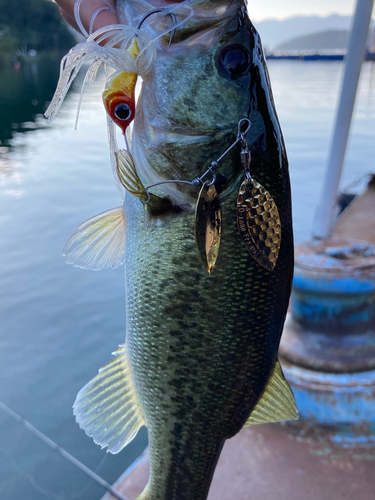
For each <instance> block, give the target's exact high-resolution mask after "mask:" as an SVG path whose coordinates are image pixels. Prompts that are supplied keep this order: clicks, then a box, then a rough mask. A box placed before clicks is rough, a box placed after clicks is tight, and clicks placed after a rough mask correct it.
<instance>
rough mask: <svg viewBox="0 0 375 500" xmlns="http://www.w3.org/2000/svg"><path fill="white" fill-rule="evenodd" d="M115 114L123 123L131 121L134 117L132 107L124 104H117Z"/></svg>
mask: <svg viewBox="0 0 375 500" xmlns="http://www.w3.org/2000/svg"><path fill="white" fill-rule="evenodd" d="M114 113H115V116H116V118H118V119H119V120H121V121H124V120H129V118H130V117H131V115H132V110H131V107H130V106H129V105H128V104H125V103H124V102H122V103H121V104H117V106H115V109H114Z"/></svg>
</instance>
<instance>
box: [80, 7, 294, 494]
mask: <svg viewBox="0 0 375 500" xmlns="http://www.w3.org/2000/svg"><path fill="white" fill-rule="evenodd" d="M128 4H129V2H127V5H128ZM124 5H125V2H124V1H122V0H118V2H117V8H118V10H119V14H120V18H121V17H123V16H124V14H123V11H122V10H121V9H123V8H124ZM145 5H146V2H132V3H131V2H130V6H131V7H132V8H133V11H132V12H133V14H134V12H135V11H137V12H140V13H144V11H147V8H146V7H145ZM148 5H149V4H148ZM139 6H141V7H142V9H144V10H142V9H141V8H140V7H139ZM190 6H191V7H192V8H193V10H194V16H193V17H192V18H191V20H190V21H189V22H188V23H187V24H186V25H184V26H183V27H182V28H181V31H180V32H179V30H177V31H176V33H175V37H174V39H173V41H172V44H171V46H170V47H169V46H168V37H167V39H166V40H164V39H163V38H161V39H160V41H159V42H158V45H157V56H156V60H155V63H154V66H153V68H152V70H151V72H150V73H149V75H148V76H147V77H146V78H145V79H144V82H143V89H142V94H141V97H140V100H139V102H138V108H137V116H136V119H135V126H134V138H133V155H134V158H135V164H136V167H137V169H138V173H139V175H140V177H141V178H142V182H143V183H144V185H149V184H152V183H154V182H158V181H159V182H160V181H161V180H163V179H164V180H169V179H183V180H192V179H194V178H195V177H196V176H199V175H201V174H202V173H203V172H204V171H205V170H206V169H207V167H208V166H209V165H210V163H211V161H213V160H215V159H217V158H218V157H219V156H220V155H221V154H222V153H223V152H224V151H225V150H226V149H227V148H228V147H229V146H230V145H231V144H232V143H233V142H234V141H235V140H236V136H237V124H238V122H239V120H241V118H245V117H248V118H249V119H250V121H251V128H250V131H249V133H248V134H247V143H248V145H249V149H250V151H251V155H252V161H251V174H252V176H253V177H254V179H256V180H257V181H258V182H259V183H260V184H261V185H262V186H264V187H265V189H267V191H268V192H269V193H271V195H272V197H273V200H274V201H275V203H276V205H277V207H278V211H279V215H280V223H281V247H280V252H279V256H278V259H277V263H276V266H275V268H274V270H273V271H270V270H268V269H266V268H265V267H263V266H261V265H260V264H259V263H258V262H257V261H256V260H255V259H254V258H253V257H252V256H251V255H250V253H249V252H248V251H247V249H246V247H245V245H244V243H243V241H242V240H241V237H240V234H239V230H238V227H237V222H236V201H237V196H238V192H239V189H240V186H241V183H242V181H243V178H244V176H243V168H242V166H241V162H240V155H239V146H237V147H235V148H233V150H232V151H231V152H230V153H229V154H228V155H227V156H226V158H225V159H224V160H223V161H222V162H221V163H220V167H219V169H218V173H220V179H221V190H220V193H219V199H220V205H221V210H222V236H221V244H220V250H219V254H218V258H217V261H216V265H215V268H214V270H213V272H212V274H210V275H208V273H207V271H206V269H205V267H204V266H203V265H202V263H201V262H200V260H199V253H198V250H197V246H196V241H195V232H194V220H195V215H194V210H193V208H194V204H195V203H196V199H197V196H198V193H199V188H197V187H192V186H186V185H183V184H165V185H161V186H158V187H155V188H153V189H151V192H153V193H155V194H157V195H159V196H161V197H163V196H164V197H168V198H169V199H170V200H171V201H172V203H173V205H174V207H176V209H174V210H170V211H169V212H166V213H165V214H162V215H160V216H153V215H150V214H149V212H148V211H147V210H146V209H145V206H144V205H143V204H142V203H140V202H139V200H138V199H137V198H136V197H134V196H131V195H129V194H127V195H126V199H125V204H124V207H123V208H121V209H118V210H117V211H116V210H115V211H111V212H110V216H108V215H106V216H105V217H106V218H105V221H104V222H103V220H104V219H103V217H102V218H100V217H101V216H98V218H94V219H92V220H91V221H88V222H89V223H90V224H88V225H86V226H84V227H83V226H82V227H83V229H85V231H86V230H87V228H88V227H91V228H92V227H95V231H99V232H100V231H101V230H102V229H103V227H105V228H107V229H108V227H109V228H111V227H115V228H118V227H120V226H121V227H125V225H126V232H125V235H124V237H123V238H124V241H123V243H124V248H125V251H124V255H123V256H121V258H120V257H119V259H118V262H120V260H125V280H126V319H127V328H126V341H125V345H124V346H121V347H120V349H119V350H118V351H116V353H115V358H114V360H113V361H112V362H110V363H109V364H108V365H107V366H106V367H104V368H103V369H102V370H101V371H100V373H99V375H98V376H97V377H95V379H93V380H92V381H91V382H89V384H87V386H85V387H84V388H83V389H82V390H81V392H80V393H79V394H78V397H77V400H76V403H75V409H74V411H75V414H76V417H77V420H78V422H79V424H80V425H81V426H82V427H83V428H85V430H86V432H87V433H88V434H89V435H92V436H93V437H94V440H95V441H96V442H97V443H99V444H101V445H102V446H108V450H109V451H112V452H118V451H120V449H122V448H123V447H124V446H125V445H126V444H127V443H128V442H129V441H130V440H131V439H132V438H133V437H134V436H135V434H136V433H137V431H138V429H139V428H140V427H141V426H142V425H146V426H147V429H148V433H149V449H150V462H151V473H150V479H149V483H148V485H147V487H146V489H145V491H144V492H143V493H142V495H141V497H139V499H142V500H193V499H194V500H204V499H206V498H207V495H208V490H209V487H210V483H211V480H212V476H213V473H214V470H215V466H216V463H217V461H218V458H219V455H220V452H221V449H222V447H223V445H224V442H225V440H226V439H228V438H230V437H232V436H234V435H235V434H236V433H237V432H238V431H239V430H240V429H241V428H242V427H243V426H244V425H246V424H248V425H250V424H256V423H261V422H267V421H277V420H286V419H288V418H296V415H297V412H296V408H295V403H294V400H293V396H292V393H291V391H290V389H289V387H288V385H287V383H286V381H285V379H284V378H283V375H282V371H281V368H280V365H279V363H278V360H277V352H278V346H279V342H280V337H281V333H282V329H283V324H284V320H285V315H286V310H287V306H288V300H289V295H290V289H291V281H292V273H293V234H292V221H291V196H290V184H289V175H288V163H287V158H286V153H285V146H284V142H283V138H282V134H281V130H280V126H279V122H278V120H277V116H276V111H275V106H274V102H273V98H272V93H271V90H270V84H269V79H268V73H267V69H266V65H265V61H264V56H263V52H262V48H261V42H260V39H259V35H258V33H257V32H256V30H255V28H254V27H253V25H252V24H251V22H250V21H249V19H248V17H247V14H246V12H245V11H244V4H243V3H242V1H239V2H224V1H223V0H221V1H219V0H216V1H212V2H210V1H207V0H200V1H193V2H191V3H190ZM152 7H153V6H149V10H151V8H152ZM137 9H138V10H137ZM128 16H129V13H128ZM127 21H128V22H129V17H128V18H127ZM150 29H151V28H150ZM177 207H183V209H177ZM92 221H94V222H92ZM125 221H126V224H125ZM85 224H87V223H85ZM82 227H81V232H82ZM86 232H87V231H86ZM86 232H85V234H86ZM90 234H94V233H93V231H92V232H91V233H90ZM95 234H96V233H95ZM86 236H87V234H86ZM92 238H93V240H92V241H94V240H95V237H94V236H92Z"/></svg>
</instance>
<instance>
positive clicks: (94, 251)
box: [63, 207, 125, 271]
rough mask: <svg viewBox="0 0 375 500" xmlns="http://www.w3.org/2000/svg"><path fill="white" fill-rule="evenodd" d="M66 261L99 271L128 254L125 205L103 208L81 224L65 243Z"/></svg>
mask: <svg viewBox="0 0 375 500" xmlns="http://www.w3.org/2000/svg"><path fill="white" fill-rule="evenodd" d="M63 255H64V256H65V258H66V262H67V264H72V265H73V266H76V267H81V268H83V269H92V270H94V271H99V270H100V269H103V268H105V267H112V268H114V267H117V266H119V265H120V264H122V263H123V262H124V258H125V217H124V211H123V208H122V207H118V208H114V209H112V210H108V212H104V213H102V214H100V215H97V216H96V217H93V218H92V219H89V220H87V221H86V222H84V223H83V224H81V225H80V226H79V227H78V230H77V231H76V232H75V233H74V234H73V236H71V237H70V239H69V241H68V243H67V244H66V245H65V247H64V250H63Z"/></svg>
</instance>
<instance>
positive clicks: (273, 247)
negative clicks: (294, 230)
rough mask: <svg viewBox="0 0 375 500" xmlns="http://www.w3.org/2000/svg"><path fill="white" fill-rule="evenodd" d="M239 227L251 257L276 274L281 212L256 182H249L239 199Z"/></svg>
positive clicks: (244, 185)
mask: <svg viewBox="0 0 375 500" xmlns="http://www.w3.org/2000/svg"><path fill="white" fill-rule="evenodd" d="M236 216H237V226H238V230H239V232H240V235H241V238H242V240H243V242H244V243H245V246H246V248H247V250H248V251H249V253H250V255H251V256H252V257H253V258H254V259H255V260H256V261H257V262H258V264H260V265H261V266H263V267H265V268H266V269H268V270H269V271H273V270H274V268H275V266H276V262H277V259H278V256H279V251H280V244H281V223H280V216H279V211H278V209H277V206H276V203H275V202H274V200H273V199H272V197H271V195H270V193H269V192H268V191H267V190H266V189H265V188H264V187H263V186H262V185H261V184H259V182H257V181H256V180H255V179H252V178H247V179H245V180H244V181H243V183H242V184H241V187H240V191H239V193H238V198H237V211H236Z"/></svg>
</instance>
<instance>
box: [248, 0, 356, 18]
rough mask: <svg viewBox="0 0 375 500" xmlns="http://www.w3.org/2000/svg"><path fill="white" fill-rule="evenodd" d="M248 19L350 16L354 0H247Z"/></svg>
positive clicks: (354, 4) (354, 3)
mask: <svg viewBox="0 0 375 500" xmlns="http://www.w3.org/2000/svg"><path fill="white" fill-rule="evenodd" d="M247 3H248V12H249V17H250V19H253V20H254V21H263V20H264V19H286V18H288V17H294V16H300V15H303V16H309V15H319V16H328V15H330V14H341V15H344V16H348V15H349V16H350V15H352V14H353V12H354V8H355V6H356V3H357V2H356V0H247Z"/></svg>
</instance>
